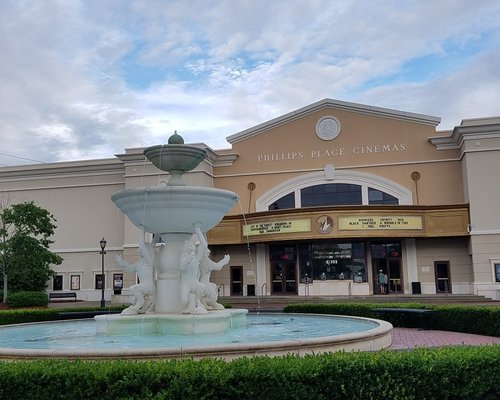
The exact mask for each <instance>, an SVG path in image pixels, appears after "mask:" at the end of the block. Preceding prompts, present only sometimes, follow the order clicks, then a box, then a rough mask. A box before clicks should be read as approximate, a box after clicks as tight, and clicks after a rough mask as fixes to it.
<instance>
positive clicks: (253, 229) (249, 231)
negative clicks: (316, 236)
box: [243, 219, 311, 236]
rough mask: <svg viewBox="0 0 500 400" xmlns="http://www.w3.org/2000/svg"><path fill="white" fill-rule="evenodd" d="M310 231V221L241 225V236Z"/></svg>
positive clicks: (299, 220) (298, 220) (296, 220)
mask: <svg viewBox="0 0 500 400" xmlns="http://www.w3.org/2000/svg"><path fill="white" fill-rule="evenodd" d="M310 230H311V220H310V219H295V220H286V221H271V222H260V223H257V224H250V225H243V236H257V235H271V234H274V233H295V232H309V231H310Z"/></svg>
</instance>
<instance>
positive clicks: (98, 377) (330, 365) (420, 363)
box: [0, 346, 500, 400]
mask: <svg viewBox="0 0 500 400" xmlns="http://www.w3.org/2000/svg"><path fill="white" fill-rule="evenodd" d="M499 359H500V346H477V347H452V348H441V349H416V350H412V351H409V352H396V351H380V352H359V353H329V354H321V355H310V356H305V357H296V356H286V357H276V358H269V357H254V358H240V359H237V360H233V361H223V360H217V359H203V360H201V361H194V360H189V359H188V360H170V361H165V360H159V361H141V362H138V361H81V360H80V361H79V360H76V361H56V360H43V361H31V362H26V361H19V362H6V363H0V398H5V399H25V398H36V399H37V400H43V399H51V400H52V399H53V400H57V399H68V398H70V399H90V398H105V399H174V400H175V399H221V400H224V399H239V400H245V399H278V400H279V399H291V398H293V399H297V400H301V399H308V400H309V399H320V400H321V399H332V400H336V399H339V400H340V399H355V400H356V399H360V400H361V399H363V400H364V399H421V400H423V399H471V400H476V399H477V400H487V399H495V398H498V395H499V394H500V381H499V380H498V376H500V375H499V374H500V363H499V362H498V360H499Z"/></svg>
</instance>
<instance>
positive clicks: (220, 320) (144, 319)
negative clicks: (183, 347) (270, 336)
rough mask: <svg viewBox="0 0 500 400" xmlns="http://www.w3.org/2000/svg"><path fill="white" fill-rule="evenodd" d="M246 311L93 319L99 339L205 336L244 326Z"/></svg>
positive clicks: (119, 316) (100, 317)
mask: <svg viewBox="0 0 500 400" xmlns="http://www.w3.org/2000/svg"><path fill="white" fill-rule="evenodd" d="M247 313H248V310H244V309H226V310H216V311H210V312H209V313H208V314H202V315H181V314H138V315H116V314H114V315H98V316H96V317H94V319H95V322H96V328H97V334H98V335H154V334H158V335H188V336H190V335H205V334H213V333H223V332H227V331H229V330H230V329H236V328H239V327H240V326H244V325H245V324H246V315H247Z"/></svg>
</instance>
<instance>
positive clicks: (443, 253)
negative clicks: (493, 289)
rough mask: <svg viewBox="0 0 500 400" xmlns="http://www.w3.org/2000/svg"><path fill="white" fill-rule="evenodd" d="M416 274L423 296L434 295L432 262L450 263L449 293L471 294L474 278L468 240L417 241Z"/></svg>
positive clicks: (434, 285)
mask: <svg viewBox="0 0 500 400" xmlns="http://www.w3.org/2000/svg"><path fill="white" fill-rule="evenodd" d="M416 249H417V274H418V279H419V281H420V282H421V284H422V293H423V294H434V293H436V284H435V270H434V262H436V261H449V262H450V281H451V292H452V293H454V294H472V293H473V288H472V285H471V282H472V280H473V278H474V274H473V269H472V259H471V256H470V254H469V245H468V238H436V239H417V240H416Z"/></svg>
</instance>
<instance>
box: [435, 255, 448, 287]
mask: <svg viewBox="0 0 500 400" xmlns="http://www.w3.org/2000/svg"><path fill="white" fill-rule="evenodd" d="M434 275H435V277H436V293H451V282H450V262H449V261H434Z"/></svg>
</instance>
